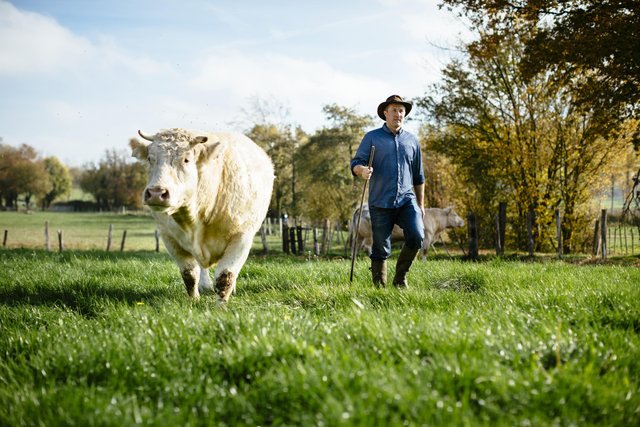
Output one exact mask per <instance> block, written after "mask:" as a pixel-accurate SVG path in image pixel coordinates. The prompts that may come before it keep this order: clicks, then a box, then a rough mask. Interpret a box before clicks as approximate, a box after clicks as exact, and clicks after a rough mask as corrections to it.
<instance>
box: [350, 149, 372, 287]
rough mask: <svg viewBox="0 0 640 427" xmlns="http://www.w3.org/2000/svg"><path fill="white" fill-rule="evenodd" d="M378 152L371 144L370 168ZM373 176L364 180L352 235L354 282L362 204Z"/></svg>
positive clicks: (351, 276)
mask: <svg viewBox="0 0 640 427" xmlns="http://www.w3.org/2000/svg"><path fill="white" fill-rule="evenodd" d="M375 152H376V147H375V146H373V145H372V146H371V154H369V164H368V165H367V167H368V168H370V167H371V165H372V164H373V155H374V154H375ZM370 178H371V176H369V178H367V179H366V180H365V181H364V186H363V188H362V197H361V198H360V209H358V221H356V228H355V235H354V236H352V238H351V274H350V276H349V282H353V265H354V263H355V262H356V253H357V252H358V248H357V247H356V242H357V240H358V239H357V236H358V230H359V229H360V219H361V218H362V206H363V205H364V195H365V193H366V192H367V184H368V183H369V179H370Z"/></svg>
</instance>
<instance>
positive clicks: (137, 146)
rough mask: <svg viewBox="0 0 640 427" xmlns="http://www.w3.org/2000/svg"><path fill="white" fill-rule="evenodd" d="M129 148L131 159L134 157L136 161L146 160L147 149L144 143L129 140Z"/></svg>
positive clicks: (132, 139)
mask: <svg viewBox="0 0 640 427" xmlns="http://www.w3.org/2000/svg"><path fill="white" fill-rule="evenodd" d="M129 147H131V157H135V158H136V159H138V160H146V159H147V156H148V155H149V147H148V146H147V144H145V143H144V142H140V141H138V140H137V139H136V138H131V139H130V140H129Z"/></svg>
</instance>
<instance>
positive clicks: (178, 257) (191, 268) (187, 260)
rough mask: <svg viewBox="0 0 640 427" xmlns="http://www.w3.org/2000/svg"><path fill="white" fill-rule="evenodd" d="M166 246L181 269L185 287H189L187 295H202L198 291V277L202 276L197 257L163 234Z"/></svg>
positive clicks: (195, 296) (196, 296)
mask: <svg viewBox="0 0 640 427" xmlns="http://www.w3.org/2000/svg"><path fill="white" fill-rule="evenodd" d="M162 240H163V241H164V246H165V247H166V248H167V252H169V254H170V255H171V256H172V257H173V260H174V261H175V262H176V264H177V265H178V268H179V269H180V275H181V276H182V281H183V282H184V286H185V288H187V295H189V297H191V298H194V299H195V298H198V297H200V292H199V291H198V277H199V276H200V266H199V265H198V263H197V262H196V260H195V258H193V257H192V256H191V254H189V253H188V252H186V251H185V250H183V249H182V248H181V247H180V246H179V245H178V244H177V243H176V242H175V241H174V240H173V239H171V238H170V237H169V236H166V235H162Z"/></svg>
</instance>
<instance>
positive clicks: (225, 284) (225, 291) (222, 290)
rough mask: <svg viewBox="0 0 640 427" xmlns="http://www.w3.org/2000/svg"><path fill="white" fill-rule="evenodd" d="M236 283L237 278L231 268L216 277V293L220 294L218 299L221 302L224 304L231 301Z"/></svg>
mask: <svg viewBox="0 0 640 427" xmlns="http://www.w3.org/2000/svg"><path fill="white" fill-rule="evenodd" d="M234 283H235V278H234V277H233V273H232V272H230V271H229V270H225V271H223V272H222V273H220V275H219V276H218V277H217V278H216V294H217V295H218V299H219V301H220V302H221V303H223V304H224V303H226V302H227V301H229V297H230V296H231V291H233V287H234V286H233V285H234Z"/></svg>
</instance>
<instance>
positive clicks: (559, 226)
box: [555, 209, 562, 258]
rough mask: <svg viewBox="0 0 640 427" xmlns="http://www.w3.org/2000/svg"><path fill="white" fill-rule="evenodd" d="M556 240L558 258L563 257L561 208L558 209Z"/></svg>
mask: <svg viewBox="0 0 640 427" xmlns="http://www.w3.org/2000/svg"><path fill="white" fill-rule="evenodd" d="M555 215H556V241H557V242H558V258H562V217H561V216H560V209H556V212H555Z"/></svg>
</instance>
